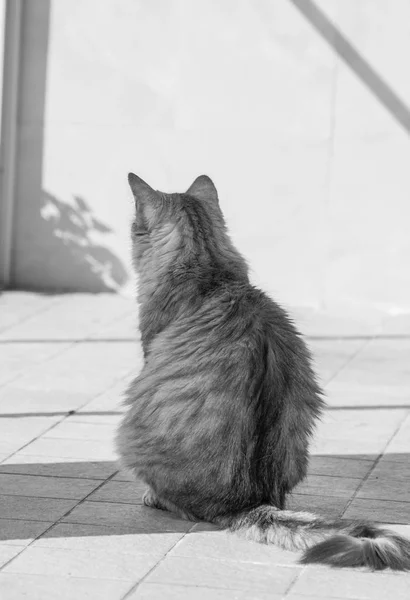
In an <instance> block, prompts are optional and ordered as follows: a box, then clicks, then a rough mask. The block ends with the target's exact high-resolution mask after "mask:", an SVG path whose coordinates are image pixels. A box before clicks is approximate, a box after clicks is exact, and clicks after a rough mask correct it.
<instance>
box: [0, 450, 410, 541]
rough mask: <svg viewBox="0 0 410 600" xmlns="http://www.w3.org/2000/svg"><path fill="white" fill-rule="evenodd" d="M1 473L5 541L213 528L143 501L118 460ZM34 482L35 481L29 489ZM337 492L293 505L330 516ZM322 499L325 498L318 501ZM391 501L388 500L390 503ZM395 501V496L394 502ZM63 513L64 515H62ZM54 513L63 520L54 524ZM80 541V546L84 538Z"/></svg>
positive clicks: (10, 468) (338, 506)
mask: <svg viewBox="0 0 410 600" xmlns="http://www.w3.org/2000/svg"><path fill="white" fill-rule="evenodd" d="M312 458H313V460H314V462H315V464H316V467H314V468H313V471H315V469H316V470H317V466H318V465H319V464H322V465H323V464H325V463H326V462H327V461H328V460H330V461H334V460H335V459H336V460H338V459H341V460H343V457H335V456H332V457H330V456H314V457H312ZM354 458H357V459H358V461H362V462H363V460H366V457H365V456H363V455H360V457H355V456H350V457H349V459H354ZM368 458H369V462H370V459H371V460H373V457H370V456H369V457H368ZM389 458H390V460H392V461H396V460H397V459H400V462H397V463H396V464H398V465H399V464H400V463H401V464H403V461H405V460H406V459H407V460H409V459H410V454H408V455H403V454H401V455H400V456H395V455H389ZM329 464H330V463H329ZM19 476H20V477H19ZM34 476H37V477H42V480H41V481H42V484H41V486H39V485H37V483H38V482H39V480H38V479H37V477H34ZM0 477H1V479H2V490H1V494H2V496H3V500H4V498H8V501H7V502H6V503H5V513H4V514H3V512H2V517H3V518H5V519H7V526H6V527H4V526H0V540H1V541H7V540H16V541H17V540H29V539H31V538H33V537H37V536H41V538H42V539H44V538H54V539H55V540H56V541H55V542H54V541H51V539H50V542H49V543H50V544H52V545H53V544H55V545H56V546H58V544H59V542H58V538H60V539H61V538H89V537H96V538H98V537H101V536H126V535H135V534H136V535H138V534H163V533H187V532H189V531H191V530H192V528H193V527H194V528H195V529H197V528H200V530H201V531H208V530H210V531H212V530H214V528H213V527H211V526H208V525H206V524H199V525H198V524H196V525H195V524H194V523H192V522H190V521H185V520H183V519H179V518H178V517H176V516H174V515H172V514H171V513H169V512H166V511H161V510H156V509H152V508H148V507H145V506H143V505H142V493H143V491H144V487H145V486H144V485H143V484H142V482H136V481H132V480H131V479H130V478H129V477H128V476H127V475H126V474H123V473H121V472H118V464H117V463H115V462H113V461H105V462H104V461H94V462H90V461H83V462H55V463H31V464H9V465H7V464H2V465H0ZM399 478H400V475H399V474H398V479H399ZM31 482H32V483H33V484H34V486H33V488H32V489H33V493H32V494H31V495H30V483H31ZM85 487H87V492H84V489H85ZM87 493H88V495H87V496H86V497H84V496H85V494H87ZM332 493H333V490H331V489H329V491H328V493H327V491H326V489H324V490H323V491H322V492H321V496H320V497H319V496H317V495H314V493H313V492H312V493H311V494H309V493H302V494H298V493H296V494H295V495H294V496H292V497H291V498H290V502H289V508H291V509H292V510H308V511H309V510H310V511H312V510H314V512H316V513H317V514H319V515H321V516H328V517H331V518H336V517H341V516H342V514H343V510H344V508H345V506H346V504H347V502H348V498H343V502H342V503H340V502H338V500H340V499H339V498H336V497H334V496H332ZM18 496H20V497H19V499H18V501H16V502H14V501H13V499H14V500H17V497H18ZM318 500H320V502H319V504H318V505H317V506H316V505H315V504H317V502H318ZM70 503H71V505H72V508H71V509H70ZM388 503H389V502H388V501H387V502H386V501H385V504H388ZM49 504H50V506H48V505H49ZM394 504H395V503H394V502H392V505H394ZM60 505H61V506H60ZM22 510H23V511H24V513H25V515H24V519H23V517H22V515H21V511H22ZM400 510H401V513H400V519H399V521H398V522H401V523H403V522H405V520H406V519H407V522H409V521H410V503H408V515H403V514H402V513H403V509H402V508H401V509H400ZM51 511H52V512H53V517H51ZM56 511H57V512H58V511H61V515H58V514H55V513H56ZM68 511H69V512H68ZM63 514H65V516H64V517H63V518H62V519H61V516H62V515H63ZM404 517H405V518H406V519H404ZM13 519H14V521H13ZM52 519H54V520H56V521H57V520H58V519H61V520H60V521H59V523H57V524H55V525H54V526H52V527H51V524H50V521H51V520H52ZM372 520H377V519H374V515H372ZM395 520H397V519H395ZM392 522H393V521H392ZM44 543H46V542H44ZM75 543H76V544H77V542H75ZM78 543H79V544H80V546H81V541H80V542H78ZM84 544H87V542H84Z"/></svg>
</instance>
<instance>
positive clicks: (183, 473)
mask: <svg viewBox="0 0 410 600" xmlns="http://www.w3.org/2000/svg"><path fill="white" fill-rule="evenodd" d="M129 182H130V185H131V189H132V191H133V194H134V197H135V203H136V211H135V221H134V223H133V226H132V240H133V259H134V266H135V269H136V271H137V273H138V276H139V284H138V288H139V289H138V301H139V305H140V330H141V339H142V345H143V350H144V357H145V361H144V367H143V369H142V372H141V373H140V375H139V376H138V377H137V378H136V379H135V380H134V381H133V382H132V384H131V385H130V387H129V389H128V391H127V400H126V403H127V406H128V408H127V412H126V414H125V417H124V419H123V422H122V424H121V426H120V428H119V432H118V437H117V446H118V451H119V454H120V457H121V461H122V464H123V465H124V466H125V467H126V468H127V469H129V470H131V471H132V472H133V473H134V474H135V476H136V477H137V478H139V479H141V480H143V481H144V482H145V483H146V485H147V487H148V489H147V492H146V493H145V496H144V503H145V504H146V505H148V506H152V507H155V508H160V509H164V510H169V511H172V512H174V513H176V514H178V515H180V516H183V517H185V518H187V519H192V520H204V521H209V522H211V523H215V524H217V525H219V526H222V527H226V528H229V529H230V530H232V531H241V532H242V533H243V534H245V535H246V536H247V537H249V538H250V539H253V540H256V541H258V542H264V543H272V544H277V545H279V546H280V547H282V548H286V549H293V550H303V551H304V555H303V557H302V559H301V560H302V562H305V563H308V562H321V563H327V564H331V565H335V566H364V565H365V566H369V567H370V568H373V569H383V568H386V567H391V568H394V569H408V568H410V541H409V540H406V539H404V538H402V537H400V536H398V535H395V534H394V533H392V532H388V531H384V530H381V529H379V528H377V527H376V526H374V525H372V524H367V523H362V522H360V523H358V522H349V523H348V522H345V521H332V520H325V519H321V518H320V517H317V516H315V515H312V514H309V513H305V512H293V511H289V510H285V499H286V495H287V494H288V493H289V492H290V491H291V490H292V489H293V488H294V487H295V486H296V484H298V483H299V482H300V481H301V480H302V479H303V478H304V477H305V475H306V471H307V465H308V445H309V438H310V436H311V435H312V432H313V428H314V425H315V421H316V420H317V418H318V417H319V415H320V413H321V411H322V409H323V407H324V402H323V400H322V397H321V390H320V388H319V386H318V384H317V382H316V380H315V376H314V374H313V371H312V368H311V359H310V355H309V352H308V350H307V348H306V346H305V343H304V341H303V340H302V338H301V336H300V335H299V334H298V332H297V331H296V329H295V327H294V326H293V324H292V323H291V321H290V319H289V318H288V316H287V315H286V313H285V312H284V311H283V310H282V309H281V308H280V307H279V306H278V305H277V304H276V303H275V302H273V301H272V300H271V299H270V298H269V297H268V296H266V295H265V294H264V293H263V292H262V291H260V290H258V289H257V288H255V287H254V286H252V285H251V284H250V282H249V278H248V268H247V265H246V263H245V261H244V259H243V258H242V256H241V255H240V254H239V252H238V251H237V250H236V249H235V248H234V246H233V244H232V242H231V240H230V239H229V237H228V234H227V231H226V226H225V221H224V218H223V215H222V212H221V209H220V207H219V201H218V195H217V191H216V189H215V186H214V185H213V183H212V181H211V180H210V179H209V178H208V177H206V176H204V175H203V176H201V177H198V178H197V179H196V180H195V181H194V183H193V184H192V185H191V187H190V188H189V189H188V191H187V192H186V193H185V194H163V193H161V192H158V191H154V190H153V189H152V188H151V187H150V186H149V185H147V184H146V183H145V182H144V181H142V180H141V179H140V178H139V177H137V176H136V175H134V174H130V175H129Z"/></svg>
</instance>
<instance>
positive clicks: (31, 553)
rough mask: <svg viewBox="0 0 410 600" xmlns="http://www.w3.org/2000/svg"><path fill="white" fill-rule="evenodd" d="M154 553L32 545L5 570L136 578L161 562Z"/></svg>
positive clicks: (91, 577)
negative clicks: (119, 554)
mask: <svg viewBox="0 0 410 600" xmlns="http://www.w3.org/2000/svg"><path fill="white" fill-rule="evenodd" d="M157 561H158V557H157V556H154V555H150V554H144V555H143V554H126V553H122V554H121V560H118V553H116V552H110V551H109V549H108V548H105V549H103V550H97V549H90V548H87V549H85V550H70V549H65V548H41V547H35V546H30V547H29V548H27V549H25V550H24V552H23V553H22V554H21V555H20V556H18V557H17V558H16V559H15V560H13V561H12V562H11V563H10V564H9V565H7V566H6V567H5V568H4V569H3V572H4V573H27V574H33V575H48V576H51V577H52V576H56V575H57V576H69V577H87V578H88V579H100V578H105V579H122V580H124V579H125V580H128V581H131V582H132V581H133V582H136V581H138V580H139V579H141V578H142V577H144V575H146V574H147V573H148V572H149V571H150V570H151V569H152V568H153V567H154V566H155V564H156V563H157Z"/></svg>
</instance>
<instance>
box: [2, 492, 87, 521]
mask: <svg viewBox="0 0 410 600" xmlns="http://www.w3.org/2000/svg"><path fill="white" fill-rule="evenodd" d="M77 502H78V500H65V499H64V500H61V499H55V498H30V497H29V496H3V495H0V515H1V517H2V519H27V520H33V521H47V522H49V521H55V520H56V519H59V518H60V517H62V516H63V515H64V514H65V513H66V512H67V511H69V510H70V509H71V508H73V507H74V506H75V505H76V504H77Z"/></svg>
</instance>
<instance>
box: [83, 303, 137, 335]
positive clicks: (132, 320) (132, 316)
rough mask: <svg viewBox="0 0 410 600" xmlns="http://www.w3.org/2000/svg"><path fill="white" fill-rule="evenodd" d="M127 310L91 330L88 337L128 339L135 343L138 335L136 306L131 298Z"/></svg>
mask: <svg viewBox="0 0 410 600" xmlns="http://www.w3.org/2000/svg"><path fill="white" fill-rule="evenodd" d="M129 311H130V312H128V313H126V314H125V315H122V316H120V317H119V318H118V319H115V320H114V321H112V322H110V323H109V324H107V325H103V326H102V327H100V328H98V330H96V331H93V332H92V333H91V334H90V335H89V336H88V338H89V339H92V340H96V339H103V340H128V341H130V342H132V343H134V344H137V343H138V342H139V337H140V336H139V330H138V306H137V304H136V303H135V302H134V301H133V300H132V301H131V303H130V306H129Z"/></svg>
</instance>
